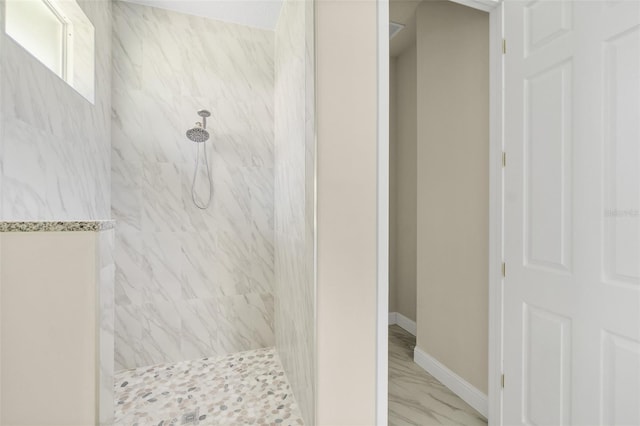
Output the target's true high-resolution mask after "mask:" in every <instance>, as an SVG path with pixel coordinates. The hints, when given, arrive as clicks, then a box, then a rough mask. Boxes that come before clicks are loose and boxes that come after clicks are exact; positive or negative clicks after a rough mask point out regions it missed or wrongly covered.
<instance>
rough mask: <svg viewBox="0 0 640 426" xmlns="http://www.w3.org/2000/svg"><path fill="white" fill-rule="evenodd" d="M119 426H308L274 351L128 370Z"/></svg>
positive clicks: (119, 385)
mask: <svg viewBox="0 0 640 426" xmlns="http://www.w3.org/2000/svg"><path fill="white" fill-rule="evenodd" d="M114 389H115V397H116V399H115V401H116V405H115V407H116V408H115V425H122V426H125V425H126V426H131V425H140V426H142V425H154V426H155V425H162V426H169V425H185V424H186V425H234V426H239V425H303V421H302V418H301V417H300V413H299V411H298V407H297V404H296V400H295V398H294V396H293V394H292V393H291V389H290V386H289V383H288V382H287V377H286V375H285V374H284V371H283V370H282V366H281V364H280V360H279V359H278V355H277V354H276V352H275V350H274V349H273V348H265V349H257V350H252V351H246V352H240V353H236V354H232V355H227V356H223V357H218V358H215V359H214V358H202V359H198V360H195V361H183V362H179V363H175V364H160V365H155V366H152V367H142V368H138V369H135V370H125V371H121V372H119V373H118V374H117V376H116V379H115V384H114Z"/></svg>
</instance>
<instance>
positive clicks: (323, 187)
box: [315, 0, 386, 426]
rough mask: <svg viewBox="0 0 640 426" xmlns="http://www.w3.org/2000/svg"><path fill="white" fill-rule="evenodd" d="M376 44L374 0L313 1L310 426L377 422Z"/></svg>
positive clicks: (370, 423)
mask: <svg viewBox="0 0 640 426" xmlns="http://www.w3.org/2000/svg"><path fill="white" fill-rule="evenodd" d="M376 43H377V15H376V2H362V1H332V0H319V1H317V3H316V59H317V66H316V73H317V76H316V84H317V86H316V87H317V102H316V108H317V120H318V121H317V135H318V136H317V137H318V139H317V176H318V178H317V179H318V182H317V185H318V212H317V215H318V218H317V221H318V226H317V244H318V248H317V250H318V257H317V262H318V265H317V267H318V272H317V274H318V275H317V297H318V299H317V316H318V319H317V321H318V325H317V332H318V342H317V357H318V361H317V392H318V394H317V406H316V409H317V415H316V422H315V424H317V425H331V426H339V425H373V424H375V422H376V318H377V312H376V284H377V274H376V270H377V259H376V257H377V246H376V241H377V239H376V234H377V220H376V219H377V218H376V209H377V196H376V190H377V175H376V172H377V148H378V147H377V136H378V135H377V87H378V82H377V63H378V62H377V44H376ZM385 244H386V242H385Z"/></svg>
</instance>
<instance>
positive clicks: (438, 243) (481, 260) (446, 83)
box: [416, 1, 489, 393]
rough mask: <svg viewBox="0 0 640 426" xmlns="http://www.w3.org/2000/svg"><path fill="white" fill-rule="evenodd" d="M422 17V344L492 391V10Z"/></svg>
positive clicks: (427, 11)
mask: <svg viewBox="0 0 640 426" xmlns="http://www.w3.org/2000/svg"><path fill="white" fill-rule="evenodd" d="M416 18H417V49H418V61H417V71H418V90H417V93H418V127H417V129H418V150H417V158H418V173H417V177H418V204H417V208H418V216H417V217H418V219H417V225H418V241H417V250H418V257H417V258H418V262H417V279H418V292H417V298H418V305H417V307H418V321H417V329H418V336H417V345H418V347H419V348H420V349H422V350H423V351H425V352H426V353H428V354H430V355H432V356H433V357H435V358H436V359H437V360H438V361H440V362H441V363H443V364H444V365H445V366H447V367H448V368H449V369H451V370H452V371H454V372H455V373H456V374H458V375H459V376H461V377H462V378H464V379H465V380H467V381H468V382H469V383H471V384H472V385H473V386H475V387H476V388H478V389H479V390H480V391H482V392H485V393H486V392H487V370H488V366H487V363H488V343H487V340H488V337H487V336H488V223H489V218H488V217H489V185H488V182H489V171H488V156H489V154H488V153H489V16H488V14H487V13H484V12H480V11H477V10H474V9H471V8H468V7H465V6H461V5H459V4H455V3H451V2H444V1H432V2H431V1H428V2H423V3H422V4H421V5H420V6H419V7H418V9H417V16H416Z"/></svg>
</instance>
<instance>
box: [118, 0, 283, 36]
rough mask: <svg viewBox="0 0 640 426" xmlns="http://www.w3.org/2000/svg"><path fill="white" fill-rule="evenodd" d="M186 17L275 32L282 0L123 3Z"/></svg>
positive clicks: (159, 0) (163, 0)
mask: <svg viewBox="0 0 640 426" xmlns="http://www.w3.org/2000/svg"><path fill="white" fill-rule="evenodd" d="M123 1H128V2H130V3H137V4H142V5H145V6H153V7H159V8H161V9H168V10H173V11H175V12H180V13H186V14H189V15H197V16H203V17H205V18H211V19H217V20H220V21H226V22H233V23H236V24H241V25H248V26H250V27H257V28H264V29H268V30H275V28H276V23H277V22H278V16H280V8H281V6H282V0H123Z"/></svg>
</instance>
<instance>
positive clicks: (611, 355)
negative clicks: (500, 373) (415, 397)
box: [503, 0, 640, 425]
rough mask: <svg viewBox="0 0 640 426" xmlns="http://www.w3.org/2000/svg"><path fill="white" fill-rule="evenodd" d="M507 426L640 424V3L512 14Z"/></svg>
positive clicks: (539, 7)
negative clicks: (525, 425)
mask: <svg viewBox="0 0 640 426" xmlns="http://www.w3.org/2000/svg"><path fill="white" fill-rule="evenodd" d="M505 38H506V43H507V53H506V56H505V151H506V154H507V165H506V168H505V172H504V173H505V211H504V215H505V229H504V231H505V262H506V278H505V281H504V303H505V307H504V354H503V355H504V374H505V388H504V394H503V402H504V411H503V420H504V424H505V425H520V424H527V425H569V424H572V425H639V424H640V174H639V171H638V170H639V169H640V149H639V146H640V132H639V122H640V108H639V99H640V1H638V0H620V1H615V0H609V1H604V0H602V1H590V0H576V1H567V0H564V1H561V0H537V1H518V0H506V1H505Z"/></svg>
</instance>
